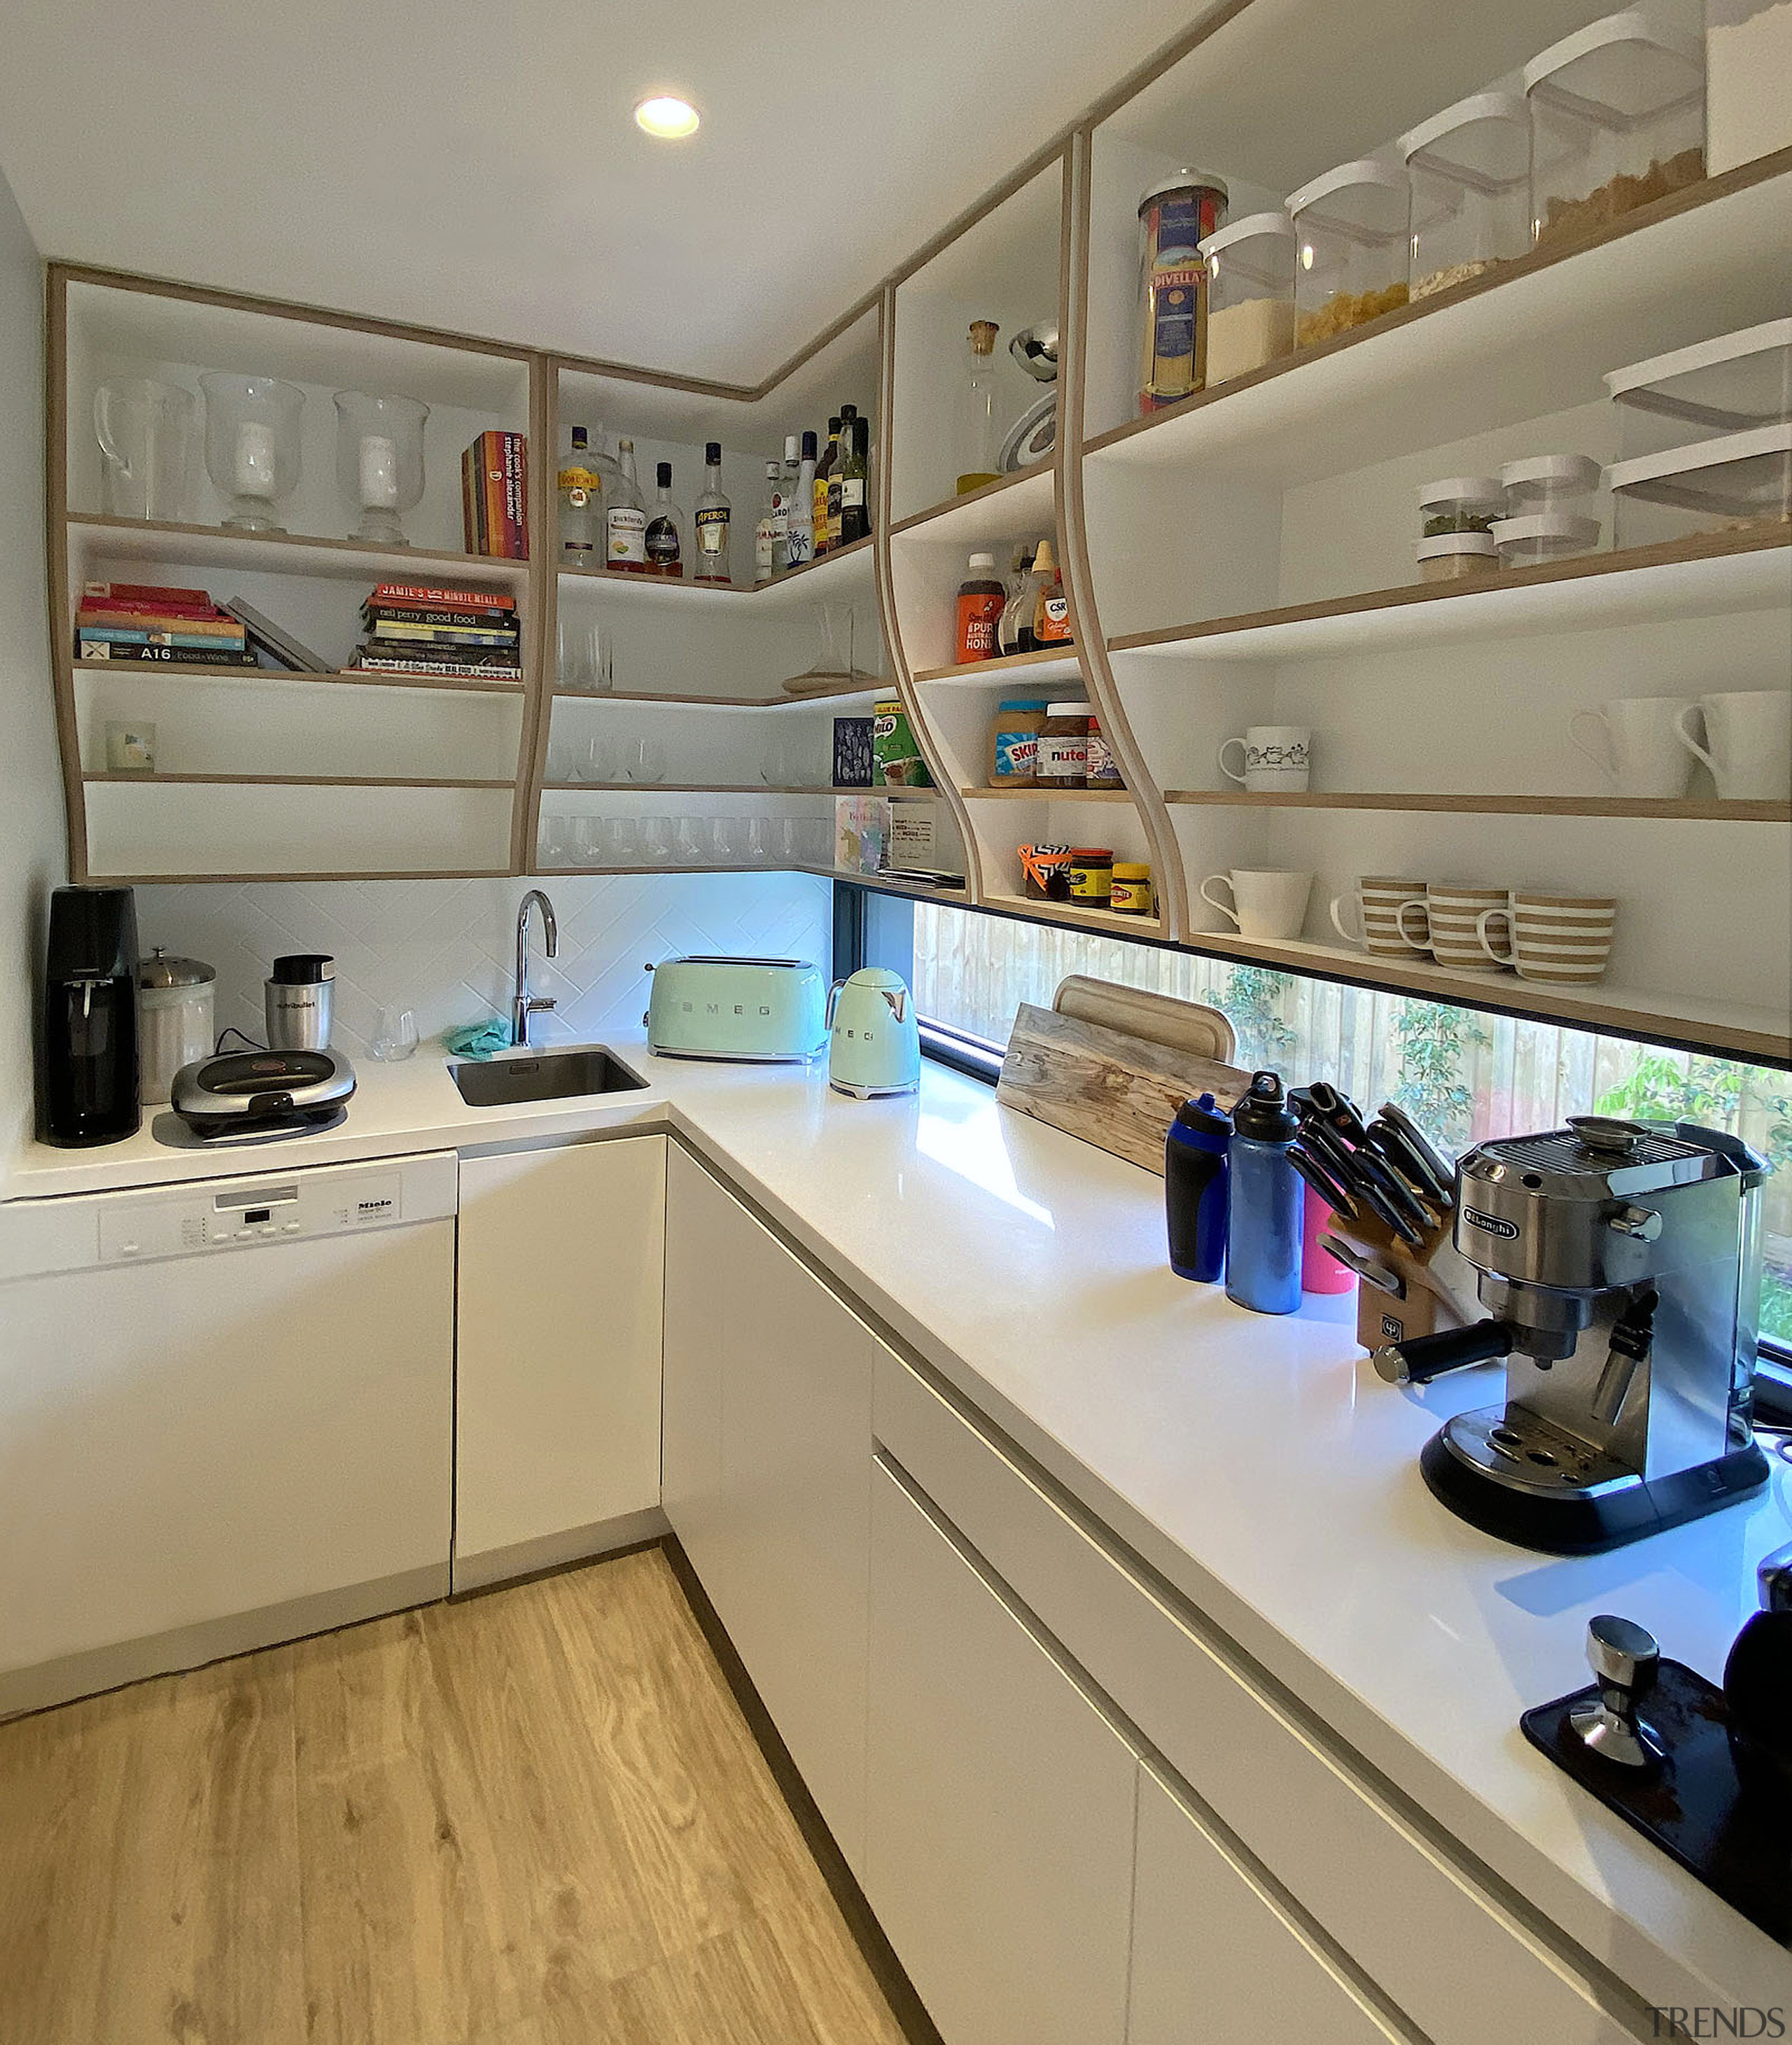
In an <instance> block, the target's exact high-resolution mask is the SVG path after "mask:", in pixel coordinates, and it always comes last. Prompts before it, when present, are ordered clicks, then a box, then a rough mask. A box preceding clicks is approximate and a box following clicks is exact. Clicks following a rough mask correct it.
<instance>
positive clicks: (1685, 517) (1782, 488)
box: [1605, 423, 1792, 547]
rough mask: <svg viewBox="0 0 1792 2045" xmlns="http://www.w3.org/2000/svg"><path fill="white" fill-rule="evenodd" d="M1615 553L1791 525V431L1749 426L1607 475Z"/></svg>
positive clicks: (1790, 427) (1787, 426)
mask: <svg viewBox="0 0 1792 2045" xmlns="http://www.w3.org/2000/svg"><path fill="white" fill-rule="evenodd" d="M1605 480H1606V482H1607V483H1609V485H1610V486H1611V492H1612V509H1613V519H1614V521H1615V523H1616V527H1617V545H1619V546H1621V547H1642V546H1648V545H1650V544H1651V543H1652V541H1657V540H1680V539H1685V538H1686V537H1688V536H1689V535H1690V534H1692V533H1723V532H1745V531H1749V530H1766V529H1767V528H1769V527H1773V526H1778V527H1779V528H1780V529H1781V530H1784V529H1785V528H1786V526H1788V525H1789V524H1792V423H1782V424H1780V425H1778V426H1754V427H1752V428H1751V429H1749V430H1748V432H1747V433H1725V435H1723V436H1722V437H1721V438H1720V439H1717V440H1709V441H1698V442H1697V443H1696V444H1695V445H1693V446H1691V447H1683V448H1674V449H1669V450H1668V451H1667V453H1663V454H1653V455H1644V456H1640V458H1639V459H1638V460H1635V461H1621V462H1617V463H1614V464H1613V466H1612V467H1611V468H1609V469H1607V470H1606V472H1605Z"/></svg>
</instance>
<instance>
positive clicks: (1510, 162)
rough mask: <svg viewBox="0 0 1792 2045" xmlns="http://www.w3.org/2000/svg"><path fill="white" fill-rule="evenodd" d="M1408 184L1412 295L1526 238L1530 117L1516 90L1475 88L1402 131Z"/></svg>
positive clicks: (1508, 255) (1501, 259)
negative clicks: (1494, 90) (1465, 95)
mask: <svg viewBox="0 0 1792 2045" xmlns="http://www.w3.org/2000/svg"><path fill="white" fill-rule="evenodd" d="M1400 153H1401V154H1402V156H1404V157H1405V158H1406V175H1407V177H1408V178H1409V180H1410V181H1411V186H1412V218H1411V243H1412V291H1413V297H1414V298H1428V297H1429V295H1431V294H1432V292H1433V291H1448V290H1449V288H1450V287H1451V286H1452V284H1461V283H1467V280H1468V279H1470V278H1471V277H1479V276H1480V275H1482V273H1483V272H1486V271H1488V270H1491V269H1492V268H1494V266H1495V265H1496V264H1500V263H1509V262H1510V261H1511V260H1512V259H1513V256H1522V255H1523V254H1524V253H1525V252H1526V250H1527V249H1529V247H1530V245H1531V120H1530V115H1529V113H1528V112H1527V111H1526V109H1525V102H1524V100H1523V99H1522V98H1521V96H1520V95H1519V94H1517V93H1516V92H1478V93H1476V94H1475V96H1474V98H1472V99H1463V100H1459V101H1458V102H1456V105H1455V106H1450V107H1446V108H1445V109H1444V111H1443V112H1442V113H1441V114H1433V115H1432V117H1431V119H1430V120H1429V121H1422V122H1421V124H1420V125H1419V126H1417V128H1415V129H1413V130H1412V131H1411V133H1409V134H1406V135H1403V136H1402V137H1401V138H1400Z"/></svg>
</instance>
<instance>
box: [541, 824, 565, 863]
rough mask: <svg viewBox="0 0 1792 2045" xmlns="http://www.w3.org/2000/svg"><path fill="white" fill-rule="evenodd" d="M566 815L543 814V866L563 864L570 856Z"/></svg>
mask: <svg viewBox="0 0 1792 2045" xmlns="http://www.w3.org/2000/svg"><path fill="white" fill-rule="evenodd" d="M570 822H571V819H570V818H567V817H556V816H545V817H544V818H542V819H541V835H540V848H541V863H542V865H544V866H564V865H567V863H568V861H570V860H571V857H572V841H571V837H570V835H569V833H568V829H567V826H568V825H569V824H570Z"/></svg>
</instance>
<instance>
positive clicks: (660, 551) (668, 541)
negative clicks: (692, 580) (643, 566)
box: [646, 461, 684, 580]
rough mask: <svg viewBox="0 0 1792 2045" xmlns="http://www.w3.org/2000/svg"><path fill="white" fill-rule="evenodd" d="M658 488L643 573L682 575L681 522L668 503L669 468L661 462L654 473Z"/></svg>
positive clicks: (677, 509) (669, 492) (670, 465)
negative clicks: (644, 571) (645, 566)
mask: <svg viewBox="0 0 1792 2045" xmlns="http://www.w3.org/2000/svg"><path fill="white" fill-rule="evenodd" d="M654 481H655V483H656V485H657V486H658V487H657V488H656V491H655V493H654V499H653V505H652V509H651V510H649V512H648V519H647V535H646V546H647V572H648V574H649V575H656V576H676V577H678V578H679V579H680V580H682V579H683V575H684V521H683V518H681V517H680V516H679V507H678V506H677V505H675V503H673V502H672V464H671V463H670V462H669V461H663V462H661V463H660V466H659V467H658V468H657V469H656V470H655V472H654Z"/></svg>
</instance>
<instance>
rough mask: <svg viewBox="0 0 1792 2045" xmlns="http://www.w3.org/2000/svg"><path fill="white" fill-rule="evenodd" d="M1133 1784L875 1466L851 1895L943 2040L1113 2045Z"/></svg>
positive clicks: (1054, 1674) (1058, 1675)
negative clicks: (862, 1860) (858, 1875)
mask: <svg viewBox="0 0 1792 2045" xmlns="http://www.w3.org/2000/svg"><path fill="white" fill-rule="evenodd" d="M1138 1775H1139V1763H1138V1758H1137V1757H1136V1754H1134V1753H1133V1751H1132V1748H1131V1747H1130V1746H1129V1745H1128V1743H1126V1741H1125V1739H1123V1738H1122V1737H1121V1735H1120V1734H1119V1732H1118V1731H1117V1730H1116V1729H1115V1727H1113V1725H1112V1724H1111V1723H1109V1720H1107V1719H1106V1717H1105V1716H1103V1714H1102V1712H1101V1711H1100V1710H1098V1708H1097V1707H1096V1705H1095V1704H1094V1703H1093V1702H1092V1701H1091V1700H1090V1697H1089V1696H1086V1694H1085V1693H1084V1692H1083V1689H1082V1688H1081V1687H1080V1686H1079V1684H1078V1683H1077V1682H1075V1681H1074V1680H1073V1679H1072V1678H1071V1676H1070V1675H1069V1674H1068V1673H1067V1672H1066V1670H1064V1669H1063V1667H1062V1666H1060V1664H1059V1662H1058V1661H1057V1660H1056V1658H1054V1656H1053V1655H1052V1654H1050V1653H1049V1652H1048V1650H1046V1648H1045V1647H1044V1646H1043V1645H1042V1644H1041V1643H1040V1641H1039V1640H1038V1639H1036V1638H1035V1636H1034V1635H1033V1633H1032V1632H1031V1631H1029V1628H1028V1627H1026V1626H1025V1624H1024V1623H1022V1621H1021V1619H1020V1618H1019V1617H1018V1616H1017V1614H1016V1612H1013V1610H1011V1609H1010V1608H1009V1605H1008V1604H1007V1603H1006V1601H1005V1600H1003V1599H1002V1597H1001V1596H998V1594H997V1592H996V1591H995V1590H994V1589H993V1588H992V1587H991V1585H990V1584H989V1583H988V1582H986V1581H985V1580H984V1578H983V1577H982V1576H981V1575H980V1574H979V1573H978V1571H977V1570H976V1569H974V1568H973V1567H972V1566H971V1563H970V1562H968V1561H967V1560H966V1558H965V1557H964V1556H963V1554H961V1553H960V1552H959V1549H958V1548H957V1547H956V1546H955V1545H954V1543H953V1542H952V1540H951V1539H949V1538H948V1535H946V1534H945V1533H944V1531H942V1530H941V1527H940V1526H939V1525H938V1524H937V1523H936V1522H935V1520H934V1519H933V1518H932V1517H931V1516H930V1515H929V1513H928V1512H926V1511H925V1510H924V1508H922V1507H921V1504H919V1503H918V1502H917V1500H916V1499H915V1498H914V1497H913V1496H912V1495H911V1493H910V1492H909V1490H908V1489H907V1488H906V1487H905V1485H903V1484H902V1481H901V1480H900V1479H899V1478H898V1477H896V1476H894V1474H893V1473H891V1471H890V1469H889V1467H888V1466H887V1465H886V1464H885V1463H884V1462H883V1460H882V1459H881V1458H879V1461H878V1462H877V1463H876V1465H875V1469H874V1475H873V1478H872V1488H871V1711H870V1720H869V1732H868V1738H867V1768H866V1841H867V1847H866V1861H867V1877H866V1883H865V1887H866V1893H867V1895H868V1897H870V1900H871V1907H872V1908H873V1909H874V1910H875V1911H876V1912H877V1915H878V1920H879V1923H880V1924H882V1925H883V1928H884V1931H886V1933H887V1934H888V1935H889V1938H890V1943H891V1944H892V1945H894V1947H895V1948H896V1952H897V1955H898V1958H900V1959H901V1961H902V1964H903V1966H905V1967H906V1969H907V1970H908V1973H909V1978H910V1979H911V1980H912V1981H913V1983H914V1985H915V1986H916V1988H917V1989H918V1990H919V1991H920V1994H921V2001H923V2002H925V2004H926V2005H927V2008H928V2012H929V2015H930V2016H932V2017H933V2020H934V2022H935V2023H936V2024H937V2025H938V2026H939V2028H940V2033H941V2035H942V2036H943V2037H944V2039H945V2040H946V2045H1121V2041H1122V2040H1123V2039H1124V2038H1125V2029H1126V1974H1127V1956H1128V1946H1129V1938H1130V1925H1131V1916H1132V1848H1133V1827H1134V1815H1135V1804H1136V1789H1137V1781H1138ZM1191 2035H1192V2034H1191ZM1202 2035H1204V2034H1202ZM1214 2035H1215V2036H1216V2037H1217V2036H1218V2035H1221V2034H1219V2033H1217V2032H1216V2033H1215V2034H1214ZM1240 2035H1243V2034H1240Z"/></svg>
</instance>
